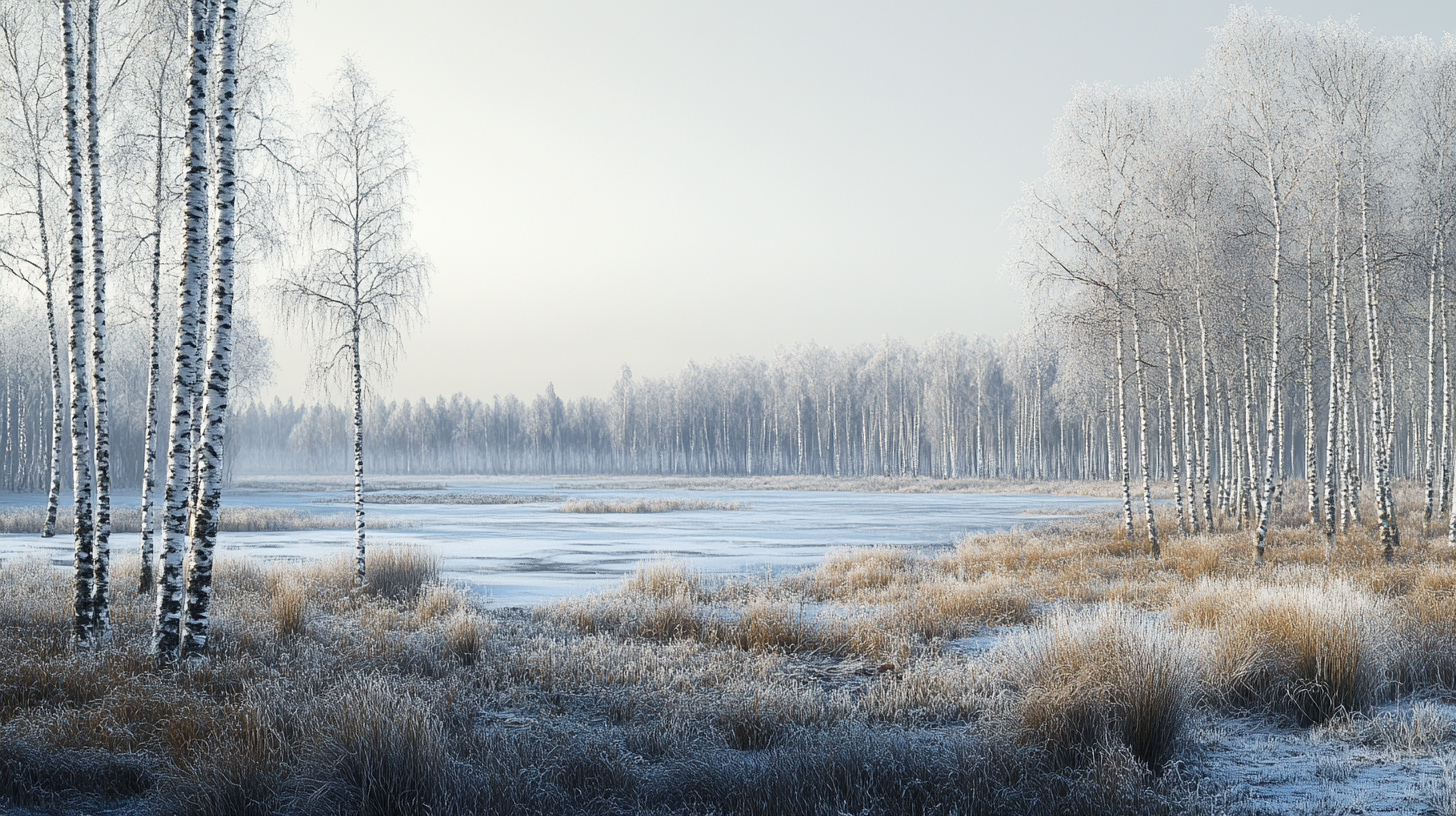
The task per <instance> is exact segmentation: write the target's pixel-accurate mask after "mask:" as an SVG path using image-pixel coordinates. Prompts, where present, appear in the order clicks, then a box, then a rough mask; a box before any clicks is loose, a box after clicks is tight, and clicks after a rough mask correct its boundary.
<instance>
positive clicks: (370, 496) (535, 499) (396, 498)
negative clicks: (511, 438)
mask: <svg viewBox="0 0 1456 816" xmlns="http://www.w3.org/2000/svg"><path fill="white" fill-rule="evenodd" d="M325 501H328V502H330V503H336V504H352V503H353V501H354V499H353V497H352V496H339V497H334V498H330V499H326V500H325ZM559 501H561V497H560V496H555V495H550V494H546V495H540V496H527V495H516V494H510V493H445V492H435V491H429V492H424V493H390V492H386V491H376V492H368V491H366V492H365V493H364V503H365V504H540V503H542V502H559Z"/></svg>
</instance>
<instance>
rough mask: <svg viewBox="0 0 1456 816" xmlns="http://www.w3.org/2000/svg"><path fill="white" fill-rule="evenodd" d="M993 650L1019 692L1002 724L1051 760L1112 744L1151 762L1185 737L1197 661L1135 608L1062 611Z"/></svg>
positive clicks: (1165, 758)
mask: <svg viewBox="0 0 1456 816" xmlns="http://www.w3.org/2000/svg"><path fill="white" fill-rule="evenodd" d="M1001 658H1002V660H1003V661H1004V662H1003V665H1004V666H1005V671H1006V673H1007V677H1008V678H1009V680H1010V681H1011V683H1012V684H1013V686H1014V687H1015V688H1016V689H1017V690H1018V691H1019V695H1020V696H1019V697H1018V699H1017V700H1016V702H1015V703H1014V705H1013V707H1012V709H1011V712H1010V721H1009V723H1008V726H1009V728H1010V729H1011V731H1012V733H1014V734H1016V736H1017V739H1018V740H1019V741H1020V742H1022V743H1025V744H1033V745H1038V746H1041V747H1043V748H1045V749H1046V750H1047V751H1048V752H1049V753H1050V754H1051V755H1052V756H1053V757H1054V758H1056V759H1057V760H1058V761H1059V762H1063V763H1066V762H1071V761H1072V760H1073V759H1074V758H1076V757H1078V756H1081V755H1084V754H1085V753H1086V752H1087V751H1088V750H1089V749H1091V748H1093V747H1095V746H1099V745H1107V744H1120V745H1122V746H1124V747H1125V748H1126V749H1127V750H1128V751H1130V752H1131V753H1132V755H1133V756H1135V757H1137V758H1138V759H1139V760H1141V761H1142V762H1144V763H1146V765H1147V766H1148V767H1149V768H1151V769H1153V770H1155V771H1156V770H1160V769H1161V768H1162V767H1163V766H1164V765H1165V764H1166V763H1167V762H1169V761H1170V760H1171V759H1173V758H1174V756H1175V755H1176V753H1177V750H1178V748H1179V746H1180V744H1181V743H1182V741H1183V739H1184V737H1185V734H1186V732H1187V729H1188V722H1189V718H1190V715H1191V713H1192V700H1193V696H1194V693H1195V691H1196V687H1195V682H1196V680H1195V678H1196V676H1197V672H1196V664H1195V662H1194V660H1193V659H1192V657H1191V655H1190V652H1189V648H1188V646H1187V644H1186V643H1185V642H1184V641H1183V640H1182V639H1181V638H1179V637H1178V636H1177V635H1176V634H1175V633H1173V632H1171V631H1169V630H1167V629H1162V628H1158V627H1157V626H1155V625H1154V624H1152V623H1151V622H1149V621H1147V620H1146V619H1143V618H1139V617H1138V616H1136V615H1135V613H1132V612H1130V611H1127V610H1123V609H1117V608H1106V609H1102V610H1099V611H1095V612H1093V613H1091V614H1067V613H1063V614H1061V615H1058V616H1056V617H1054V618H1053V619H1052V620H1051V621H1049V622H1048V624H1047V626H1046V627H1045V628H1043V629H1041V630H1038V631H1035V632H1033V633H1031V634H1028V635H1027V636H1025V637H1024V638H1022V639H1020V640H1018V641H1015V642H1013V643H1011V644H1008V645H1007V646H1006V647H1005V648H1004V650H1003V651H1002V653H1001Z"/></svg>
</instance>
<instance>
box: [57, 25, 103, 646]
mask: <svg viewBox="0 0 1456 816" xmlns="http://www.w3.org/2000/svg"><path fill="white" fill-rule="evenodd" d="M61 28H62V32H63V38H64V43H65V46H64V47H65V60H66V153H67V155H68V157H69V175H70V196H71V200H70V205H69V213H70V217H71V334H70V353H71V478H72V487H73V490H72V492H73V498H74V509H75V516H76V525H75V533H74V539H75V554H74V565H75V589H76V592H75V600H74V602H73V604H72V620H71V636H72V638H73V640H74V641H75V644H76V645H77V646H78V647H79V646H87V645H90V643H91V640H92V634H93V626H94V624H95V620H96V618H95V615H94V614H93V612H92V604H93V602H94V599H95V588H96V581H95V579H96V572H95V551H94V546H95V537H94V535H93V529H92V526H91V525H92V512H93V510H92V504H91V462H90V459H91V445H90V439H89V437H90V433H89V430H88V425H89V423H88V422H87V417H88V415H89V414H90V413H91V404H90V395H89V389H88V383H87V377H86V226H85V215H84V213H85V211H86V202H85V192H84V190H83V189H82V185H81V125H80V116H79V114H78V112H77V107H78V100H77V96H78V88H77V87H76V71H77V68H78V64H77V63H78V61H79V60H78V57H77V54H76V24H75V15H74V13H73V11H72V9H71V0H63V2H62V3H61Z"/></svg>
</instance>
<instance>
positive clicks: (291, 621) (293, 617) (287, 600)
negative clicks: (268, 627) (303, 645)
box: [268, 576, 309, 637]
mask: <svg viewBox="0 0 1456 816" xmlns="http://www.w3.org/2000/svg"><path fill="white" fill-rule="evenodd" d="M268 612H269V614H270V615H271V616H272V618H273V622H274V631H275V632H276V633H277V634H278V636H279V637H293V636H297V635H301V634H303V632H304V630H305V629H306V628H307V626H308V614H309V599H308V588H307V587H305V586H303V585H301V584H299V583H298V582H296V581H290V580H288V579H287V578H284V577H281V576H280V577H279V578H278V580H275V581H274V582H273V583H272V589H271V591H270V592H269V593H268Z"/></svg>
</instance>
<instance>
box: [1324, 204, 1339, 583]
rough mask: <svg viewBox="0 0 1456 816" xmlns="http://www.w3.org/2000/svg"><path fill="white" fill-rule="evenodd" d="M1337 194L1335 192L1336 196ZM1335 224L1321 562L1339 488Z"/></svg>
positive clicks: (1329, 543) (1328, 550) (1331, 540)
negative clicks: (1336, 475)
mask: <svg viewBox="0 0 1456 816" xmlns="http://www.w3.org/2000/svg"><path fill="white" fill-rule="evenodd" d="M1337 195H1338V193H1337ZM1339 229H1340V228H1339V224H1338V223H1336V225H1335V236H1334V241H1333V244H1334V250H1333V252H1332V253H1331V254H1332V256H1333V264H1332V265H1331V267H1330V293H1329V298H1328V303H1327V304H1326V307H1325V330H1326V333H1327V334H1328V335H1329V353H1330V366H1329V369H1330V370H1329V378H1330V383H1329V385H1330V404H1329V409H1328V411H1327V412H1326V415H1325V486H1324V503H1325V560H1326V561H1328V560H1329V559H1330V555H1331V554H1332V553H1333V551H1334V547H1335V524H1336V519H1335V515H1336V512H1335V494H1336V491H1337V490H1338V489H1339V488H1338V484H1337V482H1336V478H1335V473H1336V462H1337V461H1338V450H1337V442H1338V440H1339V436H1340V433H1339V431H1340V427H1339V413H1338V410H1337V409H1338V406H1339V403H1340V402H1341V397H1340V362H1339V361H1340V350H1339V332H1338V330H1337V329H1336V322H1335V304H1336V303H1338V302H1339V300H1340V254H1339V253H1340V250H1339V242H1340V238H1339Z"/></svg>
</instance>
